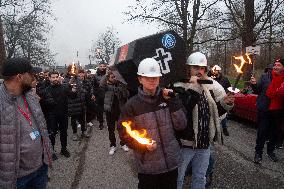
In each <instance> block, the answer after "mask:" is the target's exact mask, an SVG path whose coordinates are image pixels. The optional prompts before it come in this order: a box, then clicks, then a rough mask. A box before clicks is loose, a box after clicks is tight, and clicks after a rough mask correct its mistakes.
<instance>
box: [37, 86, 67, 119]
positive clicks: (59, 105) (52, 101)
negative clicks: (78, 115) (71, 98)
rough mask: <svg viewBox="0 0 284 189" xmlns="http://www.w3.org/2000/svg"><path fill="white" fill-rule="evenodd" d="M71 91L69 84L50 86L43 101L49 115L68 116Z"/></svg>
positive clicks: (45, 91)
mask: <svg viewBox="0 0 284 189" xmlns="http://www.w3.org/2000/svg"><path fill="white" fill-rule="evenodd" d="M70 90H71V89H70V86H69V85H68V84H60V85H50V86H48V87H47V88H46V89H45V90H44V93H43V97H42V101H43V103H44V105H45V106H46V108H47V114H48V115H67V113H68V95H69V94H70Z"/></svg>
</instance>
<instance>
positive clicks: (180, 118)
mask: <svg viewBox="0 0 284 189" xmlns="http://www.w3.org/2000/svg"><path fill="white" fill-rule="evenodd" d="M168 105H169V110H170V114H171V119H172V123H173V127H174V129H175V130H177V131H180V130H184V129H185V128H186V126H187V118H186V110H185V108H184V106H183V105H182V101H181V100H180V99H179V98H178V97H175V98H171V99H170V100H169V101H168Z"/></svg>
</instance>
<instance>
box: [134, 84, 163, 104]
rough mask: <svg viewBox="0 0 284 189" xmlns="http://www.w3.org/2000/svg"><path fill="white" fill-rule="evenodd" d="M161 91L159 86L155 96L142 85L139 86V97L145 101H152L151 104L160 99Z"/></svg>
mask: <svg viewBox="0 0 284 189" xmlns="http://www.w3.org/2000/svg"><path fill="white" fill-rule="evenodd" d="M160 93H161V88H159V87H158V88H157V90H156V94H155V95H154V96H153V95H150V94H149V93H146V92H144V91H143V89H142V87H139V88H138V97H139V98H140V99H141V100H142V101H145V102H147V103H150V104H153V103H156V102H157V100H158V99H159V95H160Z"/></svg>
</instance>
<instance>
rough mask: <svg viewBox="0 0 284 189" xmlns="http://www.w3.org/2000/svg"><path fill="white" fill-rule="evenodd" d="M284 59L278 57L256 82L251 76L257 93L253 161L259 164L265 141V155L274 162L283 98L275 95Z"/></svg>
mask: <svg viewBox="0 0 284 189" xmlns="http://www.w3.org/2000/svg"><path fill="white" fill-rule="evenodd" d="M283 65H284V59H278V60H276V61H275V63H274V65H273V70H272V71H271V72H266V73H264V74H263V75H262V76H261V78H260V79H259V80H258V82H256V80H255V78H254V77H252V78H251V84H252V87H253V90H254V93H256V94H258V96H257V99H256V106H257V118H258V121H257V123H258V127H257V136H256V145H255V156H254V163H257V164H260V163H261V161H262V153H263V148H264V144H265V141H266V140H267V139H268V143H267V155H268V157H269V159H270V160H272V161H274V162H276V161H278V158H277V157H276V155H275V153H274V150H275V145H276V141H277V124H278V123H277V122H278V121H279V118H280V117H282V115H281V113H280V112H279V111H280V110H281V109H282V108H283V104H282V103H283V98H282V97H281V96H278V95H276V94H277V90H278V88H280V86H281V83H282V82H283V81H284V66H283Z"/></svg>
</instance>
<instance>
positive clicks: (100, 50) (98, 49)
mask: <svg viewBox="0 0 284 189" xmlns="http://www.w3.org/2000/svg"><path fill="white" fill-rule="evenodd" d="M101 52H102V49H101V48H99V47H98V48H96V53H97V55H98V57H99V58H100V59H101V60H102V62H103V63H105V61H104V59H103V56H102V53H101Z"/></svg>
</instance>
